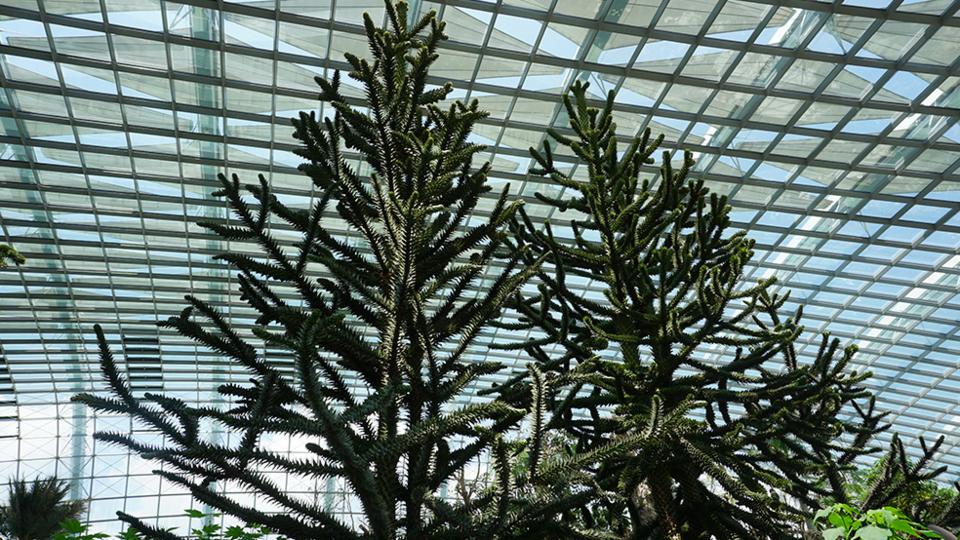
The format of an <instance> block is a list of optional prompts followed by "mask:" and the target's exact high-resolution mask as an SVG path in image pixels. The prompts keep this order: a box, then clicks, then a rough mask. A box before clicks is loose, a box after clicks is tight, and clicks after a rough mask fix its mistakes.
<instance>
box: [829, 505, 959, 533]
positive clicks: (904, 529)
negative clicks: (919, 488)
mask: <svg viewBox="0 0 960 540" xmlns="http://www.w3.org/2000/svg"><path fill="white" fill-rule="evenodd" d="M813 522H814V524H815V525H816V526H817V528H818V530H819V531H820V533H821V534H822V535H823V539H824V540H888V539H909V538H942V537H941V536H940V535H939V534H937V533H935V532H933V531H931V530H929V529H927V528H926V527H924V526H923V525H921V524H920V523H917V522H915V521H912V520H910V518H908V517H907V516H906V514H904V513H903V512H902V511H900V510H899V509H897V508H894V507H892V506H885V507H883V508H878V509H874V510H866V511H861V510H858V509H856V508H854V507H853V506H850V505H848V504H843V503H837V504H834V505H833V506H830V507H829V508H824V509H822V510H820V511H819V512H817V513H816V515H815V516H814V518H813Z"/></svg>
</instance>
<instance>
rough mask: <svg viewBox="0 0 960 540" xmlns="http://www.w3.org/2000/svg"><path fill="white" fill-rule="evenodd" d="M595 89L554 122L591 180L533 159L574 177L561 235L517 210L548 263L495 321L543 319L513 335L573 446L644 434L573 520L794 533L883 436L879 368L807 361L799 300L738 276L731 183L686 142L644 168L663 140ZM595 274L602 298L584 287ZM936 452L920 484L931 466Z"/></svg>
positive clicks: (623, 531) (526, 239)
mask: <svg viewBox="0 0 960 540" xmlns="http://www.w3.org/2000/svg"><path fill="white" fill-rule="evenodd" d="M587 87H588V84H583V83H580V82H576V83H574V85H573V86H572V87H571V89H570V92H568V93H567V95H565V97H564V105H565V107H566V111H567V113H568V115H569V119H570V128H571V129H572V131H573V135H571V136H570V137H567V136H565V135H564V134H561V133H559V132H557V131H555V130H550V131H549V136H550V138H551V139H552V140H553V141H554V143H555V144H556V145H559V146H560V147H563V148H565V149H566V150H567V151H568V152H570V153H572V154H574V156H575V159H577V160H579V162H580V164H581V165H580V166H581V167H584V168H586V170H587V174H586V178H585V179H582V180H581V179H575V178H572V177H571V176H569V175H568V174H566V173H565V172H563V171H562V170H561V169H560V168H559V167H558V165H557V163H556V162H555V160H554V153H553V146H552V145H551V143H550V142H545V143H544V145H543V147H542V149H540V150H538V149H533V148H532V149H531V153H532V156H533V158H534V159H535V161H536V162H537V167H536V168H535V169H533V170H531V173H533V174H539V175H543V176H546V177H548V178H549V179H550V180H551V181H552V182H554V183H555V184H558V185H559V186H560V187H562V188H563V189H564V191H563V192H562V194H561V195H560V196H558V197H549V196H545V195H542V194H537V195H536V196H537V198H538V199H540V200H541V201H542V202H543V203H545V204H547V205H549V206H552V207H553V208H555V209H556V210H557V211H558V212H561V213H563V212H569V213H570V214H572V216H571V217H570V218H569V219H568V220H564V222H562V225H559V226H563V227H564V230H563V231H560V230H559V229H558V228H557V227H558V225H555V224H554V223H553V222H551V221H547V223H546V224H545V225H543V226H540V225H539V224H536V223H534V222H533V220H532V219H531V218H530V217H529V216H527V215H526V214H525V213H524V212H523V211H522V210H521V212H520V214H519V215H520V220H519V221H518V222H517V223H516V224H515V227H514V232H515V238H513V239H512V240H511V244H512V245H513V246H514V247H515V248H516V251H515V253H516V254H518V255H519V256H522V257H523V258H525V260H527V261H528V262H532V261H533V260H535V259H537V258H538V257H547V259H546V260H547V262H546V264H544V265H543V266H542V267H541V270H540V271H539V273H538V276H539V277H538V279H539V281H540V283H539V285H538V288H539V294H536V295H534V296H532V297H524V296H521V295H517V296H516V297H515V298H514V301H513V302H512V303H511V307H512V308H513V309H514V310H516V312H517V314H518V318H517V319H515V320H517V321H519V322H516V323H503V324H502V326H503V327H505V328H508V329H513V330H533V331H535V332H537V333H538V334H537V336H539V337H534V338H532V339H530V340H529V341H526V342H521V343H517V344H512V345H504V346H503V347H505V348H510V349H525V350H526V351H528V352H529V353H530V354H531V355H532V356H533V357H534V358H535V359H536V361H537V362H536V364H537V366H538V368H539V370H541V371H542V372H543V373H544V378H545V380H547V381H549V382H550V384H551V387H552V388H553V390H552V391H551V392H550V395H549V396H548V399H547V403H548V409H549V410H550V413H551V414H550V419H549V421H548V422H547V423H546V425H545V429H554V428H562V429H563V430H564V431H565V432H566V433H567V434H568V436H569V438H570V443H569V447H570V449H571V451H573V452H577V453H582V452H589V451H591V449H593V448H595V447H597V446H598V445H603V444H605V441H606V440H607V439H608V438H610V437H612V436H616V437H623V436H626V435H629V434H645V435H646V439H645V440H643V442H642V444H641V445H640V446H639V447H636V448H634V449H626V451H624V452H622V453H620V454H619V455H618V457H616V458H611V459H607V460H606V461H604V462H603V463H600V464H598V465H597V466H596V467H593V468H591V469H590V471H591V472H592V473H595V475H596V481H597V483H598V484H599V485H601V486H602V487H603V488H604V489H606V490H608V492H610V493H612V494H613V496H611V497H609V498H608V499H607V500H605V501H601V500H598V501H595V502H594V503H593V504H590V505H587V506H586V507H584V508H583V510H582V512H581V513H580V514H578V515H577V516H576V519H577V520H579V521H582V522H587V523H591V524H596V523H598V521H601V520H602V521H603V522H604V523H605V524H606V526H607V527H608V528H609V529H610V530H611V531H613V532H614V533H616V534H618V535H621V536H622V537H624V538H634V539H647V538H657V539H659V538H669V539H676V538H683V539H688V538H718V539H723V538H772V539H777V540H782V539H785V538H797V537H799V535H800V534H801V531H800V527H799V525H798V524H799V523H802V522H803V520H804V518H805V517H806V515H805V512H808V513H811V514H812V512H813V511H815V510H816V509H817V508H818V507H819V505H820V502H821V501H822V500H824V499H825V498H832V499H845V498H846V495H845V489H846V488H845V485H846V484H845V482H844V478H845V475H846V473H847V472H849V470H850V469H851V468H852V467H853V464H854V460H855V459H856V458H858V457H860V456H863V455H866V454H869V453H871V452H875V451H878V449H877V448H876V446H875V444H874V443H873V440H874V439H873V437H874V436H875V435H876V434H877V433H879V432H881V431H883V430H885V429H886V428H887V427H888V426H887V425H886V424H884V422H883V419H884V416H885V415H884V414H882V413H880V412H878V411H877V410H876V408H875V401H874V399H873V398H872V396H870V394H869V392H867V391H866V390H865V388H864V385H863V384H862V383H863V381H864V380H865V379H866V378H867V377H868V374H867V373H858V372H856V371H853V370H851V369H850V361H851V358H852V357H853V354H854V352H855V347H853V346H848V347H846V348H842V347H841V346H840V342H839V340H837V339H831V338H830V337H829V336H828V335H824V336H823V340H822V343H821V346H820V348H819V351H818V352H817V354H816V356H815V359H814V360H813V361H812V362H803V361H801V359H800V358H799V357H798V354H797V350H796V346H795V343H796V340H797V339H798V337H799V336H800V333H801V331H802V327H801V326H800V323H799V321H800V317H801V314H802V309H798V310H797V312H796V313H795V314H792V315H788V316H784V315H782V314H781V311H783V309H782V308H783V306H784V304H785V303H786V302H787V301H788V298H789V294H783V295H781V294H779V293H778V292H776V290H775V286H776V281H775V279H773V278H769V279H761V280H759V281H758V282H756V283H754V284H748V283H745V279H744V271H745V268H746V265H747V262H748V261H749V260H750V258H751V256H752V254H753V245H754V244H753V241H751V240H750V239H749V238H748V237H747V236H746V235H745V234H744V233H743V232H737V233H732V234H731V233H730V232H729V231H728V230H727V229H728V226H729V224H730V217H729V212H730V207H729V205H728V202H727V199H726V197H722V196H717V195H715V194H710V193H709V192H708V190H707V188H706V187H705V186H704V183H703V182H702V181H696V180H692V179H691V178H690V176H691V166H692V165H693V163H694V161H693V159H692V155H691V154H690V153H689V152H685V153H683V154H682V156H681V157H682V160H681V161H680V163H679V165H676V164H674V157H675V156H674V155H673V154H672V153H670V152H664V153H663V156H662V161H661V165H660V174H659V179H658V181H657V182H650V181H648V180H642V181H641V180H640V176H641V174H642V172H643V171H642V170H641V167H642V166H643V165H645V164H651V163H654V155H655V153H656V152H657V150H658V148H659V146H660V145H661V143H662V141H663V137H662V136H660V137H658V138H655V139H653V138H651V132H650V130H649V129H648V130H646V131H645V132H644V133H642V134H641V135H640V136H639V137H636V138H634V139H632V140H629V141H627V144H626V145H621V144H620V141H619V140H618V138H617V135H616V125H615V124H614V122H613V115H612V109H613V104H614V95H613V93H612V92H611V93H610V95H609V96H608V99H607V101H606V104H605V106H604V107H603V108H602V109H596V108H592V107H589V106H588V103H587ZM567 159H568V160H569V158H567ZM568 215H569V214H568ZM561 232H562V234H561ZM584 282H589V283H590V284H591V285H590V293H594V294H584V293H583V292H582V290H581V289H579V288H578V287H575V286H574V285H575V284H576V283H580V284H582V283H584ZM601 294H602V295H601ZM526 385H527V383H526V382H525V380H524V379H523V378H522V377H518V378H517V379H514V380H512V381H509V382H508V383H506V384H504V385H503V386H502V387H501V388H499V389H498V390H497V391H498V392H499V393H500V394H501V395H503V396H511V395H513V399H517V400H519V401H522V399H521V398H522V396H523V395H525V393H526V390H525V388H526ZM519 389H523V391H522V392H520V393H518V394H515V395H514V393H516V392H518V390H519ZM851 411H853V418H850V417H849V416H847V413H849V412H851ZM895 451H896V450H895ZM929 458H930V456H928V457H927V458H926V459H925V460H924V463H923V464H922V466H920V467H918V468H916V469H915V470H914V469H911V472H910V473H909V475H908V480H909V481H914V480H916V479H920V478H922V479H926V478H929V475H930V474H933V473H935V472H936V471H933V472H929V473H928V472H926V469H925V467H926V465H927V464H928V462H929ZM896 462H897V460H893V459H891V460H889V463H890V464H891V466H897V463H896ZM893 476H896V475H891V478H892V477H893ZM900 478H901V479H903V475H901V476H900ZM889 484H890V483H889V482H887V483H886V485H887V487H889ZM887 487H883V488H880V489H878V490H877V493H878V495H877V496H875V497H870V498H871V499H872V500H873V502H874V503H875V502H879V501H881V500H887V499H888V495H889V493H888V492H887Z"/></svg>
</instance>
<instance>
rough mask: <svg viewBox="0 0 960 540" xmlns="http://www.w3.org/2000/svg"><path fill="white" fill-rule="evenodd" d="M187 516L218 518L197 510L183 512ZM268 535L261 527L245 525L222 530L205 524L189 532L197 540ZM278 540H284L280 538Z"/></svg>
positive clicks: (249, 538)
mask: <svg viewBox="0 0 960 540" xmlns="http://www.w3.org/2000/svg"><path fill="white" fill-rule="evenodd" d="M185 512H186V513H187V515H188V516H190V517H192V518H196V519H206V518H208V517H211V518H216V517H220V514H212V515H208V514H204V513H203V512H201V511H199V510H194V509H192V508H191V509H188V510H186V511H185ZM268 534H270V529H269V528H268V527H264V526H263V525H256V524H247V525H244V526H242V527H241V526H239V525H232V526H230V527H227V528H225V529H224V528H223V527H221V526H220V525H218V524H216V523H207V524H205V525H203V526H202V527H200V528H198V529H193V530H191V531H190V535H191V536H192V537H193V538H196V539H197V540H259V539H261V538H264V537H266V536H267V535H268ZM278 540H286V539H285V538H283V537H280V538H279V539H278Z"/></svg>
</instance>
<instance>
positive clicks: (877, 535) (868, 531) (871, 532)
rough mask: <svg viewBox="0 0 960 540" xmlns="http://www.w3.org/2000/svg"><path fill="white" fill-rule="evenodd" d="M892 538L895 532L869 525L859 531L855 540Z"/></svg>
mask: <svg viewBox="0 0 960 540" xmlns="http://www.w3.org/2000/svg"><path fill="white" fill-rule="evenodd" d="M892 536H893V532H892V531H891V530H890V529H884V528H883V527H877V526H876V525H867V526H866V527H864V528H862V529H860V530H859V531H857V534H856V535H854V537H853V538H854V539H855V540H887V539H888V538H890V537H892Z"/></svg>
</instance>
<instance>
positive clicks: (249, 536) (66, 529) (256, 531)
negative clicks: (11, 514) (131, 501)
mask: <svg viewBox="0 0 960 540" xmlns="http://www.w3.org/2000/svg"><path fill="white" fill-rule="evenodd" d="M184 513H185V515H186V516H187V517H190V518H194V519H200V520H204V521H207V523H205V524H204V525H202V526H201V527H198V528H195V529H191V530H190V538H194V539H196V540H260V539H262V538H267V537H268V536H269V535H270V533H271V531H270V528H269V527H264V526H263V525H257V524H249V523H248V524H246V525H243V526H240V525H232V526H229V527H226V528H224V527H222V526H221V525H218V524H216V523H212V522H210V521H209V520H212V519H213V518H218V517H220V514H204V513H203V512H201V511H200V510H195V509H193V508H190V509H187V510H184ZM60 529H61V530H60V532H58V533H56V534H55V535H54V536H53V539H52V540H102V539H104V538H110V535H109V534H107V533H103V532H98V533H95V532H90V527H89V525H86V524H84V523H81V522H80V521H78V520H76V519H72V518H71V519H66V520H64V521H63V522H61V523H60ZM173 531H174V529H167V530H166V532H168V533H172V532H173ZM116 538H117V540H143V535H142V534H140V533H139V532H138V531H137V530H136V529H134V528H132V527H128V528H127V529H125V530H124V531H123V532H120V533H117V535H116ZM276 540H287V539H286V538H284V537H283V536H278V537H276Z"/></svg>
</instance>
